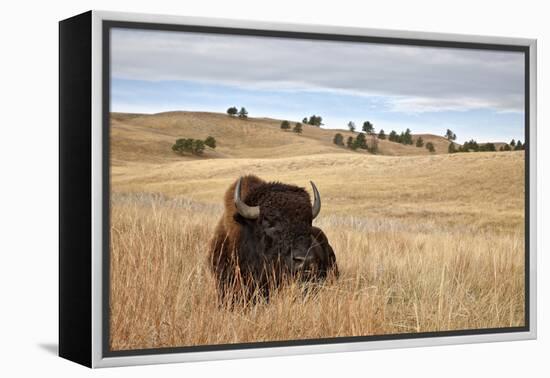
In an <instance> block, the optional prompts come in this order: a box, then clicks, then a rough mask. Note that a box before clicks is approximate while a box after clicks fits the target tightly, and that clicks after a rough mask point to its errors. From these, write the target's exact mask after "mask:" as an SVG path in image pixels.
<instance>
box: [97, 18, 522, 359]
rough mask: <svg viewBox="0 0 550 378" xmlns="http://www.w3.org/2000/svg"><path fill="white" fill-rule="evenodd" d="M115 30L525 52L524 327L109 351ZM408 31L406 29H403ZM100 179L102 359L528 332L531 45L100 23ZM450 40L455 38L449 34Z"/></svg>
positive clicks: (137, 23)
mask: <svg viewBox="0 0 550 378" xmlns="http://www.w3.org/2000/svg"><path fill="white" fill-rule="evenodd" d="M113 28H122V29H138V30H154V31H177V32H195V33H209V34H224V35H235V36H258V37H277V38H290V39H310V40H321V41H340V42H363V43H378V44H390V45H403V46H419V47H442V48H458V49H475V50H494V51H515V52H522V53H523V54H524V57H525V62H524V65H525V67H524V70H525V79H524V91H525V93H524V95H525V99H524V131H525V133H524V138H525V144H526V147H525V230H524V233H525V256H524V264H525V266H524V278H525V294H524V295H525V304H524V306H525V307H524V321H525V325H524V326H523V327H503V328H480V329H465V330H454V331H433V332H418V333H397V334H388V335H368V336H350V337H334V338H318V339H300V340H281V341H259V342H251V343H235V344H212V345H197V346H179V347H165V348H148V349H131V350H110V348H109V338H110V286H109V285H110V194H111V192H110V92H111V85H110V79H111V76H110V75H111V66H110V62H111V60H110V53H111V44H110V31H111V29H113ZM403 34H406V32H403ZM101 38H102V46H103V47H102V139H103V140H102V155H103V156H102V162H103V167H102V171H103V172H102V178H103V187H102V191H103V203H102V209H103V219H102V229H103V240H102V246H103V251H102V300H101V302H102V324H103V327H102V330H101V331H102V356H103V357H123V356H143V355H156V354H173V353H192V352H207V351H224V350H236V349H243V350H244V349H255V348H279V347H293V346H307V345H319V344H342V343H354V342H367V341H385V340H403V339H421V338H437V337H449V336H471V335H486V334H502V333H517V332H529V331H530V315H531V314H530V303H531V302H530V242H529V241H530V232H529V231H530V224H529V223H530V208H529V205H530V182H529V179H530V145H531V140H530V126H531V125H530V79H531V78H530V73H531V72H530V66H529V65H530V46H522V45H513V44H499V43H481V42H457V41H442V40H432V39H419V38H400V37H377V36H361V35H351V34H331V33H317V32H296V31H282V30H265V29H247V28H234V27H218V26H198V25H184V24H181V25H180V24H164V23H148V22H133V21H116V20H104V21H102V36H101ZM450 38H452V36H450Z"/></svg>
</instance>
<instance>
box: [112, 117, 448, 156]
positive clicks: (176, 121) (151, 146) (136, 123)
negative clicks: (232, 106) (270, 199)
mask: <svg viewBox="0 0 550 378" xmlns="http://www.w3.org/2000/svg"><path fill="white" fill-rule="evenodd" d="M280 124H281V120H277V119H270V118H248V119H246V120H242V119H238V118H233V117H229V116H228V115H226V114H222V113H208V112H184V111H180V112H166V113H158V114H152V115H148V114H127V113H113V114H112V115H111V154H112V155H111V157H112V163H113V164H115V165H116V164H120V163H123V162H129V161H148V162H161V161H165V160H167V159H168V160H178V161H181V160H182V159H188V160H194V159H197V157H192V156H185V157H182V156H178V155H176V154H174V153H173V152H172V150H171V146H172V144H173V143H174V141H175V140H176V139H178V138H199V139H204V138H206V137H207V136H208V135H211V136H213V137H214V138H216V140H217V148H216V149H215V150H212V149H210V148H207V150H206V151H205V153H204V155H203V156H202V157H200V159H205V158H273V157H292V156H303V155H315V154H321V153H323V154H324V153H335V154H339V153H347V154H349V153H352V154H365V153H367V152H366V151H360V150H359V151H356V152H353V151H350V150H349V149H346V148H344V147H339V146H336V145H334V143H333V142H332V139H333V137H334V134H336V133H337V132H339V133H341V134H342V135H343V136H344V140H346V139H347V138H348V137H349V136H352V135H353V136H355V135H357V133H351V132H349V131H345V130H339V129H338V130H336V129H325V128H319V127H315V126H310V125H303V132H302V134H296V133H293V132H291V131H283V130H281V129H280ZM291 125H292V126H293V125H294V123H293V122H292V123H291ZM418 136H421V137H422V138H423V139H424V142H425V143H427V142H432V143H433V144H434V146H435V153H436V154H440V153H447V148H448V145H449V142H448V141H447V140H446V139H445V138H443V137H440V136H436V135H430V134H419V135H413V139H414V140H416V138H417V137H418ZM372 138H373V137H367V142H371V140H372ZM379 154H380V155H392V156H411V155H429V154H430V152H429V151H428V150H427V149H426V148H424V147H421V148H419V147H415V146H414V145H412V146H406V145H402V144H399V143H395V142H390V141H388V140H379Z"/></svg>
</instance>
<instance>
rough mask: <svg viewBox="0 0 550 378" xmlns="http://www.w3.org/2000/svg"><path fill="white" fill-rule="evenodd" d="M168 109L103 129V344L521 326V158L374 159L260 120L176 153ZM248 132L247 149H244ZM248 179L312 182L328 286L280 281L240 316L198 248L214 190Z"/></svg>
mask: <svg viewBox="0 0 550 378" xmlns="http://www.w3.org/2000/svg"><path fill="white" fill-rule="evenodd" d="M177 114H178V113H169V114H168V115H162V116H161V117H160V118H158V119H157V118H155V117H154V116H148V117H137V118H134V117H131V116H129V115H117V116H116V117H115V121H113V131H112V138H113V139H112V140H113V143H112V148H113V150H112V173H111V180H112V198H111V209H112V210H111V319H110V321H111V335H110V336H111V339H110V343H111V347H112V348H113V349H115V350H123V349H135V348H156V347H168V346H188V345H203V344H220V343H221V344H225V343H242V342H254V341H270V340H288V339H305V338H321V337H322V338H324V337H333V336H355V335H375V334H388V333H403V332H407V333H408V332H422V331H437V330H460V329H473V328H488V327H491V328H492V327H509V326H519V325H523V323H524V308H523V304H524V286H523V282H524V270H523V267H524V210H523V199H524V154H523V151H517V152H500V153H491V152H484V153H469V154H453V155H448V154H435V155H425V154H424V152H422V154H418V155H416V156H415V154H412V153H409V151H407V153H404V154H403V156H388V155H376V156H375V155H370V154H364V153H353V152H348V151H347V150H345V149H341V148H338V147H336V146H334V145H332V146H331V135H332V134H333V133H332V132H326V131H324V130H320V129H317V128H315V129H317V130H309V132H310V133H311V134H312V135H311V136H307V135H303V136H297V135H292V134H291V133H285V132H283V131H280V130H278V129H277V125H278V123H280V121H275V120H262V121H261V122H259V123H255V122H249V123H248V124H247V125H245V126H243V125H237V126H236V128H237V130H236V131H234V132H233V133H232V132H231V130H225V129H224V130H223V132H224V133H226V134H225V135H226V136H225V141H226V145H225V147H224V146H223V144H222V143H220V146H219V148H218V149H216V151H211V152H209V153H207V156H205V157H203V158H180V157H179V156H177V155H175V154H173V153H171V151H169V152H168V153H166V152H165V147H166V144H167V143H169V141H172V142H173V140H174V135H175V134H177V133H178V132H179V133H180V134H179V135H180V136H181V137H187V136H191V137H193V136H194V135H189V134H192V132H193V131H192V130H195V127H196V125H195V123H193V122H191V121H189V119H188V118H189V114H186V115H184V116H182V117H180V118H178V116H177ZM164 117H168V118H169V119H171V121H170V122H172V123H173V124H176V125H179V126H177V127H176V126H173V125H172V126H170V125H171V123H170V122H166V119H164ZM193 117H195V121H196V122H199V121H200V120H202V121H204V123H209V122H210V117H213V116H212V115H210V114H207V115H206V116H204V117H205V119H206V121H205V119H203V118H202V117H201V115H200V114H197V113H193ZM226 118H227V117H226ZM197 119H198V120H199V121H197ZM138 120H139V122H138ZM207 121H208V122H207ZM231 122H238V120H231ZM264 122H265V123H267V124H269V123H270V122H271V124H272V125H271V126H269V125H268V126H266V127H263V128H262V125H263V123H264ZM199 124H201V123H200V122H199ZM241 126H242V129H241ZM264 126H265V125H264ZM247 128H250V130H248V132H249V137H251V136H252V135H254V136H255V140H257V142H258V146H257V148H253V147H250V146H246V147H244V145H245V142H246V137H245V136H243V135H244V134H242V133H245V131H244V130H245V129H247ZM309 128H310V127H307V129H309ZM155 130H156V131H155ZM178 130H179V131H178ZM182 130H183V131H182ZM251 130H252V131H251ZM199 131H200V127H199V128H197V129H196V130H195V131H194V132H196V133H197V136H196V137H198V133H199ZM264 131H265V133H264ZM306 132H307V130H306ZM181 133H184V135H181ZM220 133H222V131H220ZM318 133H326V138H325V139H323V136H322V135H321V134H319V135H318ZM173 134H174V135H173ZM277 134H279V135H277ZM200 137H204V136H200ZM216 138H220V140H221V138H223V136H220V135H216ZM243 138H245V139H243ZM288 138H297V139H298V141H300V142H301V143H298V142H292V141H291V142H292V143H291V142H289V140H290V139H288ZM327 138H328V139H327ZM433 138H434V139H435V138H437V137H433ZM132 143H134V145H135V146H136V148H135V150H133V151H130V150H131V148H130V147H131V146H132ZM238 143H241V144H242V145H243V147H242V148H241V149H239V148H237V147H236V146H235V144H238ZM269 143H271V147H269ZM289 143H291V144H289ZM388 143H390V142H388ZM392 144H395V143H392ZM159 146H164V147H159ZM167 147H168V149H169V147H170V145H169V144H167ZM401 147H403V148H407V149H410V148H412V149H415V148H416V147H410V146H400V147H398V148H401ZM270 148H271V149H272V150H273V151H275V152H273V153H272V154H271V155H269V154H268V152H269V149H270ZM436 148H437V147H436ZM284 151H287V152H288V153H283V152H284ZM388 151H389V150H388ZM393 152H395V151H393ZM415 152H416V151H415ZM246 155H248V156H246ZM246 173H254V174H256V175H258V176H260V177H262V178H264V179H267V180H280V181H283V182H287V183H293V184H296V185H300V186H304V187H306V188H308V190H309V187H308V181H309V180H313V181H314V182H315V183H316V185H317V186H318V188H319V190H320V192H321V196H322V199H323V209H322V210H321V214H320V215H319V217H318V218H317V219H316V220H315V222H314V224H315V225H317V226H319V227H321V228H322V229H323V230H324V231H325V233H326V234H327V236H328V238H329V240H330V243H331V245H332V246H333V248H334V251H335V253H336V257H337V262H338V265H339V268H340V273H341V276H340V278H339V279H338V280H337V281H335V282H327V283H326V284H325V285H323V286H322V287H321V288H320V289H319V290H318V291H314V292H310V293H309V294H304V293H303V292H302V291H301V288H300V287H298V286H296V285H290V286H289V287H285V288H283V289H282V290H280V291H279V292H277V293H276V294H275V296H274V297H273V298H272V300H271V301H270V302H269V304H257V305H255V306H251V307H250V308H246V309H239V310H238V311H228V310H226V309H223V308H220V307H219V306H218V305H217V302H216V292H215V290H214V282H213V278H212V277H211V274H210V272H209V270H208V265H207V262H208V261H207V244H208V241H209V239H210V237H211V236H212V234H213V229H214V227H215V225H216V222H217V221H218V219H219V217H220V216H221V214H222V211H223V209H222V196H223V193H224V191H225V190H226V188H227V187H228V186H229V185H230V183H231V182H232V181H234V180H235V179H236V178H237V177H238V176H239V175H241V174H246Z"/></svg>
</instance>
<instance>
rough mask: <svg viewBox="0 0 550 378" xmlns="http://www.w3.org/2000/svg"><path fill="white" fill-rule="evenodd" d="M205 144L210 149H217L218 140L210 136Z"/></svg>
mask: <svg viewBox="0 0 550 378" xmlns="http://www.w3.org/2000/svg"><path fill="white" fill-rule="evenodd" d="M204 144H206V145H207V146H208V147H210V148H216V139H215V138H214V137H213V136H208V137H206V139H205V140H204Z"/></svg>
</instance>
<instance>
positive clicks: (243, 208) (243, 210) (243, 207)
mask: <svg viewBox="0 0 550 378" xmlns="http://www.w3.org/2000/svg"><path fill="white" fill-rule="evenodd" d="M242 179H243V178H242V177H241V178H239V181H237V185H236V186H235V194H234V196H233V199H234V201H235V207H236V208H237V211H238V212H239V214H241V215H242V216H243V217H245V218H247V219H257V218H258V216H259V215H260V206H248V205H247V204H246V203H244V201H242V200H241V181H242Z"/></svg>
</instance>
